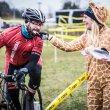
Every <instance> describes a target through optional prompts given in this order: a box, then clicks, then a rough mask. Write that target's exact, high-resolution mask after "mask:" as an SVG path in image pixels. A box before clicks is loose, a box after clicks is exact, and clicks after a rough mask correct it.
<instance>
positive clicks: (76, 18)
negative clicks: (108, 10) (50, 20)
mask: <svg viewBox="0 0 110 110" xmlns="http://www.w3.org/2000/svg"><path fill="white" fill-rule="evenodd" d="M61 17H63V18H69V16H61ZM71 18H72V19H74V20H83V17H71Z"/></svg>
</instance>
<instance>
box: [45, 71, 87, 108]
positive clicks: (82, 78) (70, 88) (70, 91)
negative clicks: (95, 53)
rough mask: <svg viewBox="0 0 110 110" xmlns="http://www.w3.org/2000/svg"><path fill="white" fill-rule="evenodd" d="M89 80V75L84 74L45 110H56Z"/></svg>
mask: <svg viewBox="0 0 110 110" xmlns="http://www.w3.org/2000/svg"><path fill="white" fill-rule="evenodd" d="M87 78H88V74H87V73H83V74H82V75H81V76H80V77H79V78H78V79H77V80H75V81H74V82H73V83H72V84H71V85H70V86H68V87H67V88H66V89H65V90H64V91H63V92H62V93H61V94H60V95H59V96H58V97H56V98H55V99H54V100H53V101H52V102H51V103H50V104H49V105H48V106H47V108H46V109H45V110H54V109H55V108H56V107H57V106H58V105H59V104H60V103H61V102H62V101H63V100H64V99H66V98H67V97H68V96H69V95H70V94H71V93H72V92H73V91H74V90H75V89H76V88H77V87H78V86H80V85H81V84H82V83H83V82H84V81H85V80H86V79H87Z"/></svg>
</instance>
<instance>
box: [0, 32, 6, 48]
mask: <svg viewBox="0 0 110 110" xmlns="http://www.w3.org/2000/svg"><path fill="white" fill-rule="evenodd" d="M4 37H5V36H4V34H3V33H2V32H1V33H0V48H1V47H3V46H4V45H5V39H4Z"/></svg>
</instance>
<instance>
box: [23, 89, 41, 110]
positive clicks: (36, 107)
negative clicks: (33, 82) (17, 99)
mask: <svg viewBox="0 0 110 110" xmlns="http://www.w3.org/2000/svg"><path fill="white" fill-rule="evenodd" d="M22 110H42V96H41V92H40V89H37V91H36V94H35V95H34V99H33V100H29V98H28V93H26V94H25V95H24V98H23V109H22Z"/></svg>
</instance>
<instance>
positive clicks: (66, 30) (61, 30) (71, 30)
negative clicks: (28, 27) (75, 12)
mask: <svg viewBox="0 0 110 110" xmlns="http://www.w3.org/2000/svg"><path fill="white" fill-rule="evenodd" d="M48 31H49V32H55V31H56V32H84V31H85V29H84V28H79V29H61V28H60V29H59V28H57V29H48Z"/></svg>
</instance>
